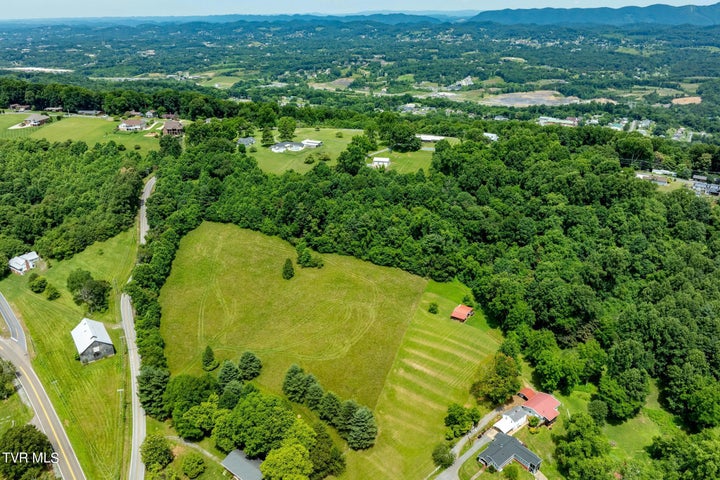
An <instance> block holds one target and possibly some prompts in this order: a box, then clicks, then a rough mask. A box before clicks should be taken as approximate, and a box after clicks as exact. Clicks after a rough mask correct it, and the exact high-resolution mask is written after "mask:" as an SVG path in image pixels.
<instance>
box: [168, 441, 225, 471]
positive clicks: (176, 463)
mask: <svg viewBox="0 0 720 480" xmlns="http://www.w3.org/2000/svg"><path fill="white" fill-rule="evenodd" d="M171 443H172V451H173V454H174V455H175V459H174V460H173V462H172V463H171V464H170V466H169V467H168V469H169V470H170V469H171V470H175V471H176V472H178V474H180V475H181V478H188V477H186V476H185V475H182V461H183V459H184V458H185V457H187V456H188V455H189V454H191V453H197V454H199V455H201V456H202V457H203V458H204V459H205V471H204V472H203V473H202V474H201V475H200V476H199V477H196V478H197V480H216V479H218V478H225V475H226V474H225V468H223V467H222V466H221V465H220V462H218V461H216V458H218V457H216V458H209V457H208V456H206V455H205V454H204V453H203V452H201V451H200V450H197V449H195V448H192V447H190V446H188V445H184V444H181V443H176V442H171ZM219 458H220V460H221V461H222V459H223V458H225V456H224V455H223V456H222V457H219Z"/></svg>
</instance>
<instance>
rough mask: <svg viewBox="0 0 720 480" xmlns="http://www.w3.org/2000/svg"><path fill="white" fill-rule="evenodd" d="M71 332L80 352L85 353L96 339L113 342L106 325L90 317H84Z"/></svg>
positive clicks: (108, 342)
mask: <svg viewBox="0 0 720 480" xmlns="http://www.w3.org/2000/svg"><path fill="white" fill-rule="evenodd" d="M71 333H72V337H73V340H74V341H75V348H77V351H78V353H83V352H84V351H85V350H87V349H88V347H89V346H90V345H92V344H93V343H95V341H98V342H102V343H107V344H109V345H112V344H113V343H112V340H111V339H110V335H108V332H107V330H106V329H105V325H104V324H102V323H100V322H97V321H95V320H90V319H89V318H83V319H82V320H81V321H80V323H79V324H78V326H77V327H75V328H73V330H72V332H71Z"/></svg>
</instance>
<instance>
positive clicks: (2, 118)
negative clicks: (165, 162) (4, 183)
mask: <svg viewBox="0 0 720 480" xmlns="http://www.w3.org/2000/svg"><path fill="white" fill-rule="evenodd" d="M27 115H29V114H5V115H0V138H24V137H30V138H37V139H40V138H44V139H46V140H47V141H49V142H64V141H67V140H72V141H80V140H82V141H83V142H85V143H87V144H88V146H89V147H91V148H92V146H93V145H95V144H96V143H107V142H109V141H111V140H112V141H114V142H115V143H117V144H118V145H124V146H125V147H126V148H127V150H128V151H134V150H136V148H135V146H136V145H139V147H140V148H139V149H138V152H140V153H142V154H145V153H147V152H149V151H151V150H158V149H159V148H160V144H159V142H158V139H157V138H155V137H146V136H145V135H146V134H148V133H151V132H158V130H157V129H156V128H153V129H152V130H148V131H144V132H119V131H117V126H118V125H119V124H120V122H119V121H111V120H108V119H105V118H99V117H63V119H62V120H59V121H58V120H55V121H53V122H51V123H47V124H45V125H42V126H40V127H28V128H23V129H13V130H8V127H10V126H12V125H17V124H18V123H20V122H22V121H23V120H24V119H25V117H26V116H27ZM51 117H53V118H54V117H55V115H52V114H51ZM148 122H149V123H148V125H152V123H153V120H152V119H149V120H148ZM160 125H162V121H160V123H159V124H158V125H157V126H160Z"/></svg>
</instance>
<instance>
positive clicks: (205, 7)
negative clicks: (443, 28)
mask: <svg viewBox="0 0 720 480" xmlns="http://www.w3.org/2000/svg"><path fill="white" fill-rule="evenodd" d="M243 3H244V2H237V1H228V0H205V1H204V2H197V1H196V0H156V1H153V2H146V1H140V0H126V1H125V2H123V3H112V4H105V3H103V4H99V2H96V1H92V2H91V1H88V0H64V1H62V2H58V1H57V0H37V1H35V2H33V3H32V4H28V5H25V4H20V3H16V2H12V3H10V4H9V5H6V6H5V7H4V8H3V12H2V13H1V14H0V20H35V19H58V18H66V19H71V18H103V17H170V16H177V17H184V16H211V15H280V14H289V15H293V14H316V15H348V14H368V13H372V12H408V13H412V12H427V11H432V12H447V13H450V14H452V13H453V12H457V11H476V12H482V11H489V10H503V9H506V8H512V9H523V8H545V7H552V8H596V7H609V8H621V7H625V6H648V5H653V4H663V5H672V6H683V5H697V6H701V5H712V4H715V3H717V1H716V0H709V1H708V0H706V1H703V0H699V1H693V2H687V1H682V0H680V1H673V0H670V1H653V0H649V1H643V0H639V1H627V0H605V1H594V0H590V1H585V2H581V1H578V0H558V1H555V2H550V1H547V0H544V1H538V0H507V1H505V2H502V3H495V2H478V1H473V0H447V1H445V2H442V4H441V5H442V8H438V2H437V1H431V0H396V1H394V2H387V1H382V0H363V1H359V0H348V1H344V2H337V1H336V0H316V1H311V2H297V1H294V0H268V1H266V2H262V3H260V4H255V3H253V4H250V5H248V4H243ZM30 9H31V11H29V10H30Z"/></svg>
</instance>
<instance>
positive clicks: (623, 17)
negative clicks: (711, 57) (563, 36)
mask: <svg viewBox="0 0 720 480" xmlns="http://www.w3.org/2000/svg"><path fill="white" fill-rule="evenodd" d="M469 21H470V22H494V23H500V24H503V25H516V24H536V25H554V24H558V25H559V24H599V25H614V26H620V25H632V24H637V23H655V24H661V25H686V24H689V25H699V26H710V25H717V24H718V23H720V3H716V4H714V5H706V6H697V5H686V6H682V7H672V6H670V5H650V6H648V7H622V8H617V9H616V8H605V7H603V8H531V9H516V10H515V9H509V8H506V9H504V10H493V11H487V12H482V13H480V14H478V15H476V16H475V17H473V18H471V19H470V20H469Z"/></svg>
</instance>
